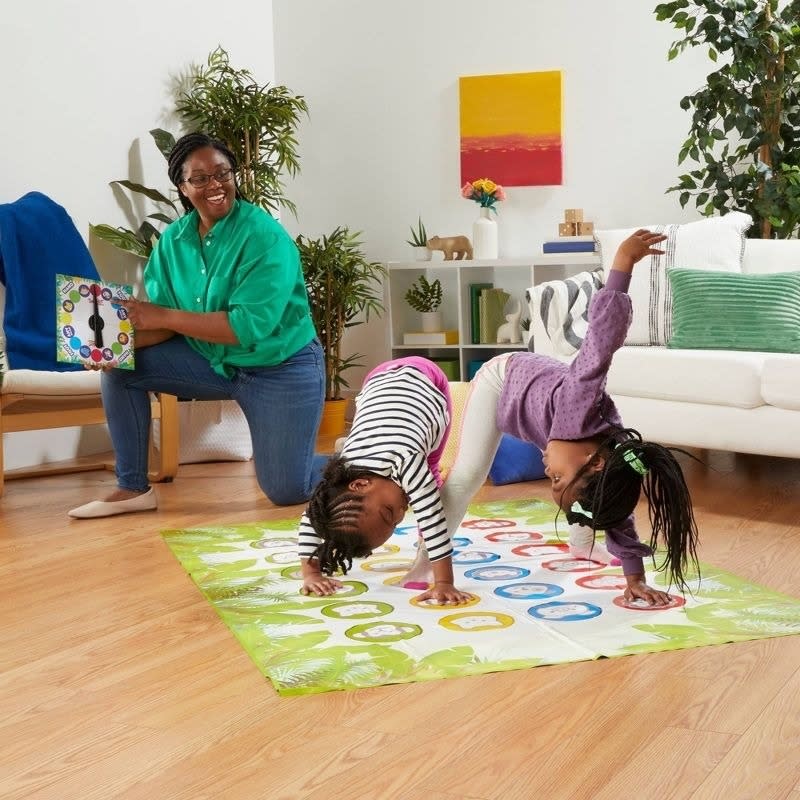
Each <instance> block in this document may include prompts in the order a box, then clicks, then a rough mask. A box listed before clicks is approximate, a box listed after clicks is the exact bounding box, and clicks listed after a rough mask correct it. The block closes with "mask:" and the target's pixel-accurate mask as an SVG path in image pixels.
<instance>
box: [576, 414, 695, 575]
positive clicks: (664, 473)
mask: <svg viewBox="0 0 800 800" xmlns="http://www.w3.org/2000/svg"><path fill="white" fill-rule="evenodd" d="M676 452H677V453H683V454H684V455H688V456H689V457H692V456H691V453H687V452H686V451H685V450H681V449H679V448H669V447H664V446H663V445H660V444H656V443H655V442H645V441H642V436H641V434H640V433H639V432H638V431H636V430H634V429H633V428H620V429H618V430H615V431H614V432H613V433H612V434H611V435H610V436H609V437H608V438H607V439H606V440H605V441H604V442H603V443H602V444H601V445H600V447H599V448H598V449H597V452H596V454H595V455H603V456H604V457H605V464H604V466H603V468H602V470H599V471H596V472H591V473H589V475H588V478H587V477H586V473H587V472H588V470H589V466H590V464H591V463H592V461H593V460H594V456H593V457H592V458H591V459H590V460H589V462H588V463H587V464H586V466H584V467H583V468H582V469H581V470H580V471H579V472H578V474H577V475H576V476H575V478H574V479H573V480H572V482H571V484H570V485H571V486H572V485H574V486H576V487H577V490H578V491H577V493H576V495H575V499H576V500H577V503H574V504H573V507H572V509H568V510H567V511H566V517H567V521H568V522H569V523H570V524H573V523H578V524H580V525H588V526H589V527H591V528H592V530H594V531H597V530H607V529H608V528H611V527H613V526H615V525H619V524H620V523H621V522H623V520H625V519H627V517H629V516H630V515H631V514H632V513H633V510H634V508H636V504H637V503H638V501H639V497H640V495H641V493H642V491H644V496H645V497H646V498H647V503H648V512H649V516H650V525H651V527H652V531H653V532H652V535H651V538H650V546H651V548H652V549H653V552H655V549H656V546H657V543H658V539H659V537H660V538H661V541H662V542H663V544H664V546H665V548H666V552H665V553H664V561H663V563H662V564H661V565H660V566H658V567H657V568H658V569H659V570H661V569H666V571H667V579H668V580H669V582H670V583H673V582H674V583H675V585H676V586H678V587H679V588H681V589H682V590H686V589H688V586H687V584H686V572H687V570H688V567H689V565H690V563H691V565H692V566H693V567H694V570H695V572H697V574H698V575H699V565H698V562H697V543H698V532H697V523H696V522H695V519H694V512H693V511H692V501H691V497H690V495H689V487H688V486H687V485H686V480H685V478H684V477H683V471H682V470H681V467H680V464H679V463H678V461H677V459H676V458H675V455H674V454H675V453H676ZM567 489H569V487H567ZM565 491H566V490H565Z"/></svg>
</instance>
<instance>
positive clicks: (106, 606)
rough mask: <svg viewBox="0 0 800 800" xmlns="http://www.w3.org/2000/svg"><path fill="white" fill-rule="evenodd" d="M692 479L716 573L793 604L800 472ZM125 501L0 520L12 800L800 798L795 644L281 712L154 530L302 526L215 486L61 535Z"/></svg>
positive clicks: (6, 789)
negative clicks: (82, 517) (86, 510)
mask: <svg viewBox="0 0 800 800" xmlns="http://www.w3.org/2000/svg"><path fill="white" fill-rule="evenodd" d="M686 471H687V474H688V476H689V481H690V485H691V487H692V490H693V493H694V496H695V503H696V512H697V517H698V521H699V523H700V529H701V534H702V558H703V560H705V561H707V562H710V563H712V564H715V565H717V566H719V567H723V568H725V569H728V570H730V571H732V572H735V573H737V574H738V575H741V576H744V577H746V578H748V579H750V580H752V581H756V582H758V583H762V584H764V585H766V586H769V587H770V588H772V589H776V590H779V591H782V592H785V593H787V594H790V595H793V596H795V597H800V577H798V575H800V488H798V486H799V485H800V462H798V461H790V460H781V459H768V458H756V457H745V456H738V457H736V456H733V455H731V454H721V453H712V454H710V455H708V456H707V460H706V463H705V464H704V465H696V464H692V463H687V466H686ZM112 485H113V476H112V475H111V474H110V473H104V472H88V473H83V474H73V475H62V476H57V477H43V478H33V479H25V480H18V481H13V482H10V483H8V484H7V485H6V492H5V495H4V496H3V497H2V499H0V618H2V625H1V626H0V797H2V798H3V800H15V799H16V798H26V800H29V799H30V800H32V799H33V798H53V799H54V800H73V798H74V799H75V800H78V799H80V800H91V799H92V798H97V799H98V800H100V799H102V800H108V798H130V800H134V799H137V800H138V798H142V800H205V799H206V798H208V799H209V800H210V798H214V800H218V799H219V798H235V799H236V800H240V799H244V800H249V798H258V799H259V800H262V799H267V800H299V799H300V798H319V800H322V799H323V798H324V799H325V800H337V799H338V798H342V800H345V799H346V800H363V799H366V800H378V798H387V799H388V798H391V800H495V799H496V798H497V799H499V798H503V800H530V799H531V798H548V800H560V798H565V799H566V798H568V799H569V800H583V798H586V799H587V800H601V799H602V798H609V800H628V798H635V800H651V798H652V799H655V798H658V799H659V800H669V799H670V798H693V800H700V799H701V798H702V800H706V798H724V800H740V799H741V800H744V799H745V798H748V799H749V798H753V800H769V799H770V798H776V800H777V798H781V799H787V800H788V799H789V798H791V800H800V637H798V636H795V637H784V638H779V639H766V640H762V641H755V642H745V643H740V644H731V645H722V646H717V647H704V648H698V649H693V650H683V651H678V652H668V653H656V654H651V655H639V656H631V657H626V658H617V659H610V660H601V661H596V662H583V663H578V664H567V665H560V666H552V667H540V668H538V669H529V670H520V671H515V672H505V673H499V674H495V675H486V676H480V677H471V678H463V679H453V680H444V681H434V682H430V683H423V684H411V685H403V686H386V687H382V688H378V689H369V690H362V691H355V692H335V693H328V694H323V695H316V696H310V697H294V698H280V697H278V696H277V695H276V694H275V692H274V691H273V689H272V687H271V685H270V684H269V682H268V681H266V680H265V679H264V678H262V676H261V675H260V674H259V672H258V670H257V669H256V668H255V667H254V666H253V664H252V663H251V661H250V659H249V658H248V656H247V655H246V654H245V652H244V650H243V649H242V648H241V647H240V646H239V645H238V644H237V642H236V641H235V640H234V638H233V636H232V635H231V633H230V632H229V631H228V629H227V628H226V627H225V626H224V625H223V624H222V623H221V622H220V620H219V619H218V617H217V615H216V614H215V612H214V611H213V610H212V608H211V606H210V605H209V604H207V603H206V602H205V601H204V600H203V599H202V598H201V596H200V593H199V592H198V590H197V589H196V588H195V586H194V585H193V584H192V582H191V581H190V579H189V578H188V577H187V576H186V574H185V573H184V572H183V569H182V568H181V567H180V565H179V564H178V562H177V561H176V559H175V557H174V556H173V555H172V553H171V552H170V551H169V550H168V549H167V547H166V546H165V544H164V542H163V541H162V539H161V536H160V535H159V531H160V530H161V529H164V528H174V527H186V526H194V525H199V524H207V523H211V522H221V521H225V522H244V521H254V520H266V519H277V518H284V517H287V516H291V515H293V514H294V515H297V514H299V512H300V509H299V508H297V507H295V508H289V509H287V508H275V507H273V506H272V505H271V504H270V503H269V502H268V501H266V500H265V499H264V498H263V497H262V496H261V495H260V493H259V491H258V489H257V487H256V484H255V481H254V478H253V474H252V467H251V465H250V464H213V465H191V466H184V467H181V469H180V471H179V474H178V478H177V479H176V481H175V482H174V483H172V484H169V485H163V486H159V487H158V488H157V492H158V495H159V501H160V509H159V511H158V512H157V513H145V514H136V515H131V516H126V517H121V518H118V519H116V520H87V521H76V520H69V519H68V518H67V516H66V510H67V509H68V508H70V507H72V506H75V505H78V504H80V503H83V502H86V501H88V500H91V499H93V498H95V497H96V496H98V495H99V494H101V493H102V492H103V491H104V490H106V489H108V488H109V487H111V486H112ZM531 495H534V496H546V487H545V486H544V484H543V483H542V482H537V483H529V484H518V485H515V486H510V487H502V488H494V487H486V488H484V489H483V491H482V494H481V497H482V498H484V499H486V498H490V497H498V498H503V499H506V498H516V497H528V496H531Z"/></svg>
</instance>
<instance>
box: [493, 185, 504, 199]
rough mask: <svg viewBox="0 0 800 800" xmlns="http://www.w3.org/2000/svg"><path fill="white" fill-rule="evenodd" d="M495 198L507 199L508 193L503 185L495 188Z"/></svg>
mask: <svg viewBox="0 0 800 800" xmlns="http://www.w3.org/2000/svg"><path fill="white" fill-rule="evenodd" d="M494 199H495V200H505V199H506V193H505V190H504V189H503V187H502V186H498V187H497V188H496V189H495V190H494Z"/></svg>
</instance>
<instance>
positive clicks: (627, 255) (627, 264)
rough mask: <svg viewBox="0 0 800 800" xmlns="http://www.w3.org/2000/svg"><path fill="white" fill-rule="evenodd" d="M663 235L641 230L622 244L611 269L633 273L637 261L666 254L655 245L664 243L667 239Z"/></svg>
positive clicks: (644, 229)
mask: <svg viewBox="0 0 800 800" xmlns="http://www.w3.org/2000/svg"><path fill="white" fill-rule="evenodd" d="M666 238H667V237H666V235H665V234H663V233H653V232H652V231H648V230H647V229H646V228H639V230H638V231H636V232H635V233H632V234H631V235H630V236H629V237H628V238H627V239H625V240H624V241H623V242H622V244H620V246H619V247H618V248H617V253H616V255H615V256H614V263H613V264H612V265H611V269H617V270H620V271H622V272H632V271H633V265H634V264H635V263H636V262H637V261H641V260H642V259H643V258H644V257H645V256H655V255H661V254H663V253H664V251H663V250H659V249H658V248H657V247H656V246H655V245H657V244H659V243H660V242H663V241H664V240H665V239H666Z"/></svg>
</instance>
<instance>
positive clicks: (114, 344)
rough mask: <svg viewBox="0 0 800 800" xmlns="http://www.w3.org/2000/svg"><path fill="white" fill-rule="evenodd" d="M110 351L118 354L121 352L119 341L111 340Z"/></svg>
mask: <svg viewBox="0 0 800 800" xmlns="http://www.w3.org/2000/svg"><path fill="white" fill-rule="evenodd" d="M111 352H112V353H113V354H114V355H115V356H118V355H119V354H120V353H121V352H122V345H121V344H120V343H119V342H112V343H111Z"/></svg>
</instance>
